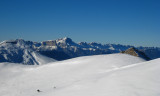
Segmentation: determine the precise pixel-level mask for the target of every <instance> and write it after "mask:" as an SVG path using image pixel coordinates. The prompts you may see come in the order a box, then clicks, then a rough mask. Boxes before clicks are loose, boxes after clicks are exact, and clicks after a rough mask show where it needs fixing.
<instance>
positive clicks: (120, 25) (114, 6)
mask: <svg viewBox="0 0 160 96" xmlns="http://www.w3.org/2000/svg"><path fill="white" fill-rule="evenodd" d="M159 36H160V0H0V41H3V40H9V39H17V38H23V39H25V40H33V41H44V40H54V39H57V38H63V37H70V38H72V39H73V40H74V41H75V42H79V41H86V42H94V41H95V42H99V43H103V44H104V43H116V44H118V43H119V44H125V45H126V44H129V45H136V46H158V47H160V42H159V41H160V38H159Z"/></svg>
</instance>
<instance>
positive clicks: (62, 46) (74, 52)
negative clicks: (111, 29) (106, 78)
mask: <svg viewBox="0 0 160 96" xmlns="http://www.w3.org/2000/svg"><path fill="white" fill-rule="evenodd" d="M131 47H134V46H131V45H121V44H101V43H96V42H91V43H87V42H79V43H75V42H74V41H73V40H72V39H71V38H67V37H65V38H60V39H57V40H48V41H43V42H33V41H25V40H23V39H16V40H6V41H3V42H1V43H0V62H12V63H22V64H29V65H33V64H37V65H39V64H43V63H46V62H52V61H56V60H58V61H59V60H66V59H70V58H75V57H80V56H89V55H99V54H112V53H120V52H122V51H125V50H127V49H129V48H131ZM134 48H135V49H136V50H138V51H140V52H143V53H144V54H145V55H146V56H147V57H149V58H150V59H156V58H159V57H160V48H159V47H134ZM43 58H47V59H43Z"/></svg>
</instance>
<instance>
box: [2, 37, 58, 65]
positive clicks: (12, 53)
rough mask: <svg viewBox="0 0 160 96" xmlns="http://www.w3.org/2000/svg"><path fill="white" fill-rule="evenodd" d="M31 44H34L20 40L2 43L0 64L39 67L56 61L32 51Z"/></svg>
mask: <svg viewBox="0 0 160 96" xmlns="http://www.w3.org/2000/svg"><path fill="white" fill-rule="evenodd" d="M33 44H34V43H33V42H31V41H24V40H22V39H17V40H8V41H4V42H2V43H1V44H0V62H12V63H22V64H27V65H34V64H36V65H40V64H43V63H47V62H53V61H56V60H53V59H51V58H48V57H46V56H42V55H41V54H39V53H37V52H36V51H34V50H33V48H32V46H33ZM43 58H44V59H43ZM47 58H48V59H47ZM45 60H47V61H45Z"/></svg>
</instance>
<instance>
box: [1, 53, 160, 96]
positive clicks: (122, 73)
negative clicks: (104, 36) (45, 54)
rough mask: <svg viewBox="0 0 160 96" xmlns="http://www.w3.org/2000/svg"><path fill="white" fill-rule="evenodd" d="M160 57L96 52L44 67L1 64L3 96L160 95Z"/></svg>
mask: <svg viewBox="0 0 160 96" xmlns="http://www.w3.org/2000/svg"><path fill="white" fill-rule="evenodd" d="M159 62H160V59H156V60H151V61H145V60H143V59H141V58H139V57H134V56H130V55H126V54H111V55H96V56H85V57H79V58H74V59H70V60H65V61H59V62H54V63H50V64H47V65H42V66H27V65H16V64H7V63H1V64H0V78H1V79H0V90H1V91H0V96H160V91H159V89H160V78H159V74H160V63H159Z"/></svg>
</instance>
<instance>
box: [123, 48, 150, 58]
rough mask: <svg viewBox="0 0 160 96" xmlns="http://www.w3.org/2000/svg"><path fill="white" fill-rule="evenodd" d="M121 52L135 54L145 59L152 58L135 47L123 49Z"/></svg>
mask: <svg viewBox="0 0 160 96" xmlns="http://www.w3.org/2000/svg"><path fill="white" fill-rule="evenodd" d="M121 53H125V54H129V55H133V56H136V57H141V58H143V59H145V60H151V59H150V58H149V57H148V56H147V55H146V54H145V53H144V52H142V51H139V50H137V49H136V48H134V47H131V48H129V49H127V50H125V51H122V52H121Z"/></svg>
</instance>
